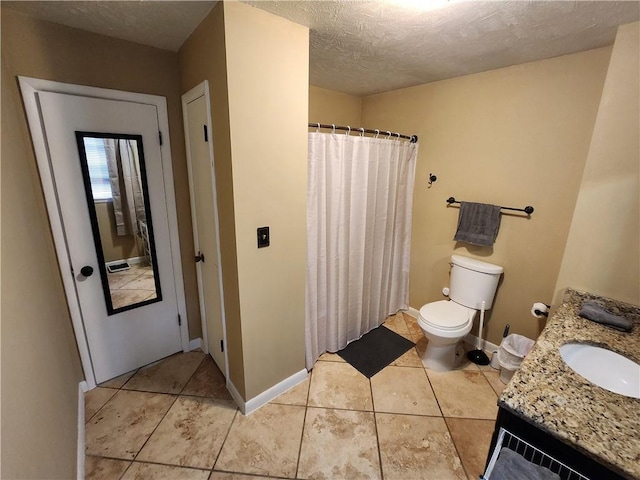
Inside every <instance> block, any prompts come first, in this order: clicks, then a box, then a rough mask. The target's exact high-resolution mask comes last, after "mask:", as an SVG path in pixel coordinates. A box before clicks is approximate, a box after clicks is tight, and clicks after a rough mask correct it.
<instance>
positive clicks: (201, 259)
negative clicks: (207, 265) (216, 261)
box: [195, 252, 204, 263]
mask: <svg viewBox="0 0 640 480" xmlns="http://www.w3.org/2000/svg"><path fill="white" fill-rule="evenodd" d="M195 260H196V263H198V262H202V263H204V253H200V252H198V255H196V256H195Z"/></svg>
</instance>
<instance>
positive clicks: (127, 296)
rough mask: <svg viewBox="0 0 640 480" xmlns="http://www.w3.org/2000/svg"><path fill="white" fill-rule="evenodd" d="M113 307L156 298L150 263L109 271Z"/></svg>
mask: <svg viewBox="0 0 640 480" xmlns="http://www.w3.org/2000/svg"><path fill="white" fill-rule="evenodd" d="M107 280H108V281H109V290H110V292H111V301H112V302H113V308H120V307H124V306H126V305H131V304H134V303H138V302H142V301H144V300H151V299H152V298H156V285H155V280H154V278H153V269H152V268H151V266H150V265H141V264H140V265H131V266H130V268H129V269H128V270H121V271H119V272H113V273H107Z"/></svg>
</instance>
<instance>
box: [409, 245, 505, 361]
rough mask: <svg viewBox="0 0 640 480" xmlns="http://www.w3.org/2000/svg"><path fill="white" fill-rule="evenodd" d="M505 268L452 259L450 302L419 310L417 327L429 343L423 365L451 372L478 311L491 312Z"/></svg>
mask: <svg viewBox="0 0 640 480" xmlns="http://www.w3.org/2000/svg"><path fill="white" fill-rule="evenodd" d="M502 272H503V268H502V267H500V266H498V265H493V264H491V263H486V262H481V261H480V260H475V259H473V258H468V257H463V256H461V255H452V256H451V281H450V285H449V298H450V300H440V301H439V302H432V303H427V304H426V305H424V306H423V307H422V308H421V309H420V315H418V325H420V328H421V329H422V331H423V332H424V335H425V337H427V339H428V340H429V343H428V344H427V349H426V351H425V352H424V354H423V355H422V363H423V364H424V366H425V367H427V368H430V369H432V370H451V369H452V368H454V366H455V363H456V345H457V344H458V342H459V341H460V340H462V338H463V337H464V336H465V335H466V334H467V333H469V332H470V331H471V327H472V326H473V319H474V318H475V316H476V312H477V311H478V310H480V309H482V302H484V309H485V310H489V309H490V308H491V305H492V304H493V297H494V296H495V293H496V288H497V287H498V280H500V275H501V274H502Z"/></svg>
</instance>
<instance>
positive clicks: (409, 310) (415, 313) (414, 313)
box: [405, 307, 420, 318]
mask: <svg viewBox="0 0 640 480" xmlns="http://www.w3.org/2000/svg"><path fill="white" fill-rule="evenodd" d="M405 312H406V313H408V314H409V315H411V316H412V317H413V318H418V315H420V310H416V309H415V308H413V307H409V308H407V309H406V310H405Z"/></svg>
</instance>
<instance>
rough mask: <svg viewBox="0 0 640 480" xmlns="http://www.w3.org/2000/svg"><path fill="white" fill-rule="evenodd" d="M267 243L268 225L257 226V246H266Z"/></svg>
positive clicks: (268, 240)
mask: <svg viewBox="0 0 640 480" xmlns="http://www.w3.org/2000/svg"><path fill="white" fill-rule="evenodd" d="M269 243H270V238H269V227H258V248H264V247H268V246H269Z"/></svg>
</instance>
